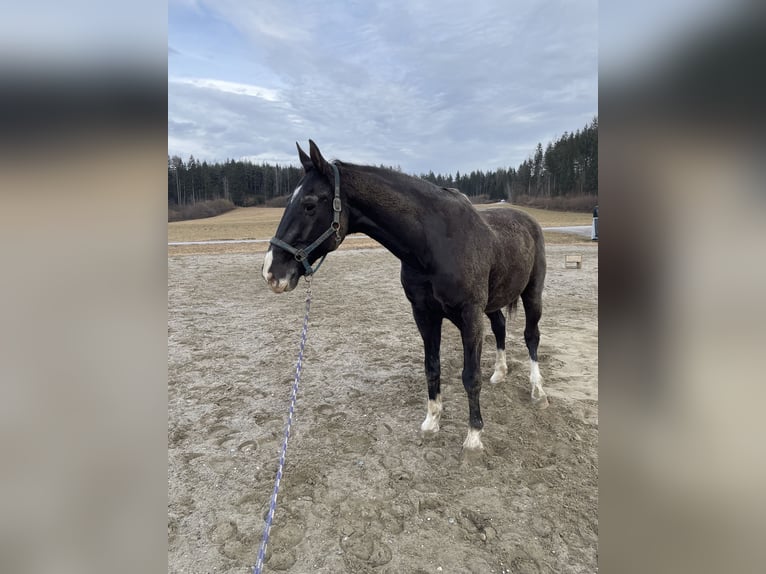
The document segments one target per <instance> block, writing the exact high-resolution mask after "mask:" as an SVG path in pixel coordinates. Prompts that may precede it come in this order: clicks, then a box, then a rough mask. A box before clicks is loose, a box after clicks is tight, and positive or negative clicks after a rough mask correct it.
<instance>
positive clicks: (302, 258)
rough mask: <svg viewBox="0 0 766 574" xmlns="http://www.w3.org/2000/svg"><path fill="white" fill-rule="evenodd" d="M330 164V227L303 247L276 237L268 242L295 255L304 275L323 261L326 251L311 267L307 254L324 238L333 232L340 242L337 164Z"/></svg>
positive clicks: (315, 270)
mask: <svg viewBox="0 0 766 574" xmlns="http://www.w3.org/2000/svg"><path fill="white" fill-rule="evenodd" d="M330 166H332V170H333V174H334V176H335V197H333V200H332V212H333V213H332V223H331V224H330V227H329V228H328V229H327V230H326V231H325V232H324V233H322V235H320V236H319V237H317V238H316V239H315V240H314V242H313V243H312V244H311V245H309V246H308V247H306V248H305V249H298V248H295V247H293V246H292V245H290V244H289V243H286V242H285V241H282V240H281V239H278V238H277V237H272V238H271V239H269V243H270V244H271V245H276V246H277V247H279V248H281V249H284V250H285V251H287V252H288V253H290V254H291V255H292V256H293V257H295V260H296V261H298V262H300V263H302V264H303V267H304V269H305V270H306V276H307V277H308V276H311V275H313V274H314V273H316V272H317V271H318V270H319V267H321V265H322V263H324V260H325V257H327V253H325V254H324V255H323V256H322V259H320V260H319V263H318V264H317V265H316V267H311V265H310V264H309V255H310V254H311V252H312V251H314V250H315V249H316V248H317V247H319V246H320V245H322V243H324V241H325V239H327V238H328V237H330V235H332V234H333V233H335V237H336V239H337V241H338V243H340V213H341V211H342V208H343V206H342V204H341V201H340V173H339V172H338V166H337V165H335V163H331V164H330Z"/></svg>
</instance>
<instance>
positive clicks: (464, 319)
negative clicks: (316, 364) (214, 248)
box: [263, 141, 548, 449]
mask: <svg viewBox="0 0 766 574" xmlns="http://www.w3.org/2000/svg"><path fill="white" fill-rule="evenodd" d="M298 155H299V157H300V161H301V164H303V168H304V170H305V175H304V176H303V178H302V179H301V181H300V183H299V184H298V187H297V188H296V189H295V191H294V193H293V195H292V198H291V199H290V202H289V203H288V205H287V208H286V209H285V213H284V215H283V216H282V221H280V223H279V227H278V228H277V233H276V236H275V237H274V238H273V239H272V240H271V246H270V248H269V250H268V252H267V253H266V256H265V259H264V264H263V277H264V279H265V280H266V281H267V282H268V284H269V286H270V287H271V289H272V290H273V291H274V292H276V293H281V292H284V291H290V290H291V289H294V288H295V286H296V285H297V283H298V280H299V278H300V277H301V276H303V275H307V274H308V275H310V274H312V273H313V272H314V271H315V269H316V268H315V267H312V265H313V264H314V263H316V262H317V261H318V260H320V258H322V260H323V258H324V256H326V255H327V253H329V252H330V251H333V250H335V249H337V247H338V246H339V245H340V243H341V242H342V241H343V239H344V238H345V237H346V235H347V234H349V233H357V232H361V233H365V234H367V235H369V236H370V237H372V238H373V239H375V240H377V241H379V242H380V243H381V244H383V245H384V246H385V247H386V248H387V249H388V250H389V251H391V253H393V254H394V255H395V256H396V257H398V258H399V259H400V260H401V262H402V270H401V281H402V286H403V287H404V292H405V294H406V296H407V299H409V301H410V303H411V304H412V313H413V315H414V317H415V323H417V326H418V329H419V330H420V334H421V335H422V337H423V343H424V346H425V371H426V378H427V380H428V412H427V415H426V418H425V420H424V421H423V424H422V425H421V428H422V430H423V431H426V432H436V431H438V430H439V418H440V416H441V411H442V402H441V394H440V369H441V367H440V360H439V348H440V344H441V330H442V321H443V319H444V318H445V317H446V318H447V319H449V320H450V321H452V322H453V323H454V324H455V325H456V326H457V328H458V329H459V330H460V334H461V336H462V341H463V386H464V387H465V390H466V393H467V394H468V413H469V425H470V426H469V429H468V436H467V437H466V439H465V441H464V443H463V447H464V448H468V449H480V448H482V444H481V436H480V434H481V429H482V428H483V426H484V423H483V421H482V418H481V410H480V408H479V393H480V391H481V370H480V360H481V347H482V337H483V330H484V321H483V315H485V314H486V315H487V316H488V317H489V320H490V323H491V325H492V332H493V333H494V335H495V339H496V341H497V358H496V362H495V371H494V374H493V375H492V378H491V379H490V382H492V383H497V382H499V381H501V380H503V379H504V378H505V375H506V373H507V372H508V367H507V365H506V359H505V315H503V309H504V308H506V307H510V308H513V307H515V305H516V304H517V302H518V298H519V297H521V300H522V303H523V304H524V311H525V315H526V327H525V329H524V340H525V341H526V344H527V349H528V350H529V358H530V363H531V366H530V376H529V380H530V383H531V386H532V390H531V395H532V401H533V403H535V404H537V405H539V406H541V407H545V406H547V405H548V399H547V397H546V395H545V392H544V391H543V387H542V382H541V378H540V369H539V368H538V364H537V346H538V343H539V341H540V331H539V329H538V322H539V321H540V315H541V312H542V292H543V283H544V280H545V271H546V266H545V245H544V242H543V232H542V230H541V229H540V226H539V225H538V223H537V222H536V221H535V220H533V219H532V218H531V217H529V216H528V215H527V214H525V213H523V212H520V211H517V210H514V209H498V210H490V211H485V212H481V213H480V212H478V211H477V210H476V209H474V207H473V206H472V205H471V202H470V201H469V200H468V198H467V197H466V196H465V195H463V194H462V193H460V192H458V191H457V190H454V189H447V188H442V187H438V186H436V185H433V184H431V183H429V182H427V181H424V180H422V179H418V178H416V177H411V176H408V175H404V174H402V173H397V172H395V171H392V170H387V169H382V168H377V167H370V166H360V165H353V164H349V163H345V162H341V161H334V162H328V161H326V160H325V159H324V158H323V157H322V154H321V153H320V152H319V148H317V146H316V144H315V143H314V142H313V141H310V155H306V153H305V152H304V151H303V150H302V149H301V148H300V146H298ZM320 264H321V261H320Z"/></svg>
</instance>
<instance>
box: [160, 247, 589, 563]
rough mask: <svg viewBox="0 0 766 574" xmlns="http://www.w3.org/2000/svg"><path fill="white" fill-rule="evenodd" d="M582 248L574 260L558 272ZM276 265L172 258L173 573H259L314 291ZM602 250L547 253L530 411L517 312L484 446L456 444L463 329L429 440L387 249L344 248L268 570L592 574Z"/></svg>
mask: <svg viewBox="0 0 766 574" xmlns="http://www.w3.org/2000/svg"><path fill="white" fill-rule="evenodd" d="M566 254H581V255H582V259H583V264H582V268H581V269H565V267H564V256H565V255H566ZM262 259H263V254H259V253H244V254H243V253H228V254H217V255H201V254H196V255H178V256H171V257H169V258H168V314H169V317H168V399H169V407H168V409H169V410H168V571H169V572H174V573H175V572H237V573H243V574H244V573H246V572H249V571H250V569H251V568H252V564H253V563H254V561H255V558H256V555H257V552H258V547H259V543H260V538H261V533H262V527H263V518H264V516H265V513H266V510H267V506H268V500H269V497H270V494H271V490H272V487H273V482H274V477H275V473H276V466H277V457H278V452H279V449H280V445H281V440H282V435H283V429H284V423H285V420H286V415H287V408H288V404H289V397H290V390H291V384H292V380H293V373H294V369H295V367H294V365H295V359H296V356H297V352H298V343H299V339H300V329H301V322H302V318H303V311H304V291H303V288H302V287H299V289H297V290H296V291H294V292H292V293H288V294H283V295H275V294H273V293H271V292H270V291H269V290H268V289H267V288H266V286H265V284H264V283H263V280H262V279H261V277H260V269H261V263H262ZM597 284H598V247H597V245H595V244H585V245H582V244H581V245H551V246H549V247H548V279H547V284H546V290H545V292H544V310H543V319H542V321H541V327H540V328H541V335H542V339H541V346H540V366H541V372H542V375H543V378H544V385H545V388H546V390H547V392H548V394H549V398H550V407H549V408H548V409H546V410H539V409H536V408H534V407H533V406H532V405H531V403H530V398H529V391H528V388H529V384H528V374H529V368H528V359H527V354H526V348H525V347H524V344H523V337H522V330H523V310H522V309H520V312H519V316H518V317H516V318H515V320H514V321H513V322H512V323H511V324H510V325H509V337H508V362H509V368H510V372H509V375H508V377H507V379H506V380H505V381H504V382H502V383H500V384H498V385H495V386H493V385H491V384H490V383H489V377H490V375H491V374H492V367H493V364H494V339H493V337H492V335H491V331H490V329H489V321H487V322H486V331H485V333H486V336H485V345H484V353H483V359H482V364H483V372H484V380H485V382H484V387H483V391H482V395H481V398H482V413H483V416H484V422H485V430H484V433H483V442H484V446H485V450H484V452H483V453H481V454H480V455H477V456H467V455H466V454H463V453H462V452H461V444H462V441H463V438H464V436H465V432H466V429H467V417H468V409H467V400H466V397H465V392H464V391H463V388H462V384H461V382H460V369H461V364H462V351H461V347H460V339H459V333H458V331H457V329H455V328H454V327H453V326H452V325H451V324H448V323H446V322H445V327H444V334H443V341H442V381H443V384H442V392H443V397H444V404H445V407H444V413H443V415H442V420H441V430H440V431H439V433H438V434H437V435H435V436H422V435H421V433H420V430H419V428H420V423H421V421H422V420H423V418H424V417H425V412H426V408H425V407H426V383H425V377H424V375H423V367H422V353H423V348H422V343H421V340H420V336H419V334H418V332H417V329H416V327H415V324H414V321H413V320H412V317H411V314H410V308H409V304H408V303H407V301H406V299H405V297H404V294H403V292H402V289H401V286H400V284H399V262H398V261H397V260H396V259H395V258H394V257H393V256H392V255H390V254H389V253H388V252H387V251H385V250H382V249H367V250H346V251H339V252H337V253H333V254H331V255H330V256H329V257H328V259H327V261H326V262H325V264H324V266H323V268H322V269H321V270H320V272H319V273H318V274H317V277H316V278H315V279H314V281H313V291H314V297H313V304H312V318H311V324H310V328H309V341H308V346H307V350H306V361H305V366H304V371H303V378H302V382H301V389H300V393H299V399H298V404H297V411H296V416H295V420H294V425H293V433H292V436H291V439H290V443H289V449H288V453H287V464H286V467H285V476H284V479H283V481H282V485H281V490H280V498H279V504H278V508H277V513H276V518H275V523H274V527H273V529H272V533H271V543H270V546H269V552H268V555H267V556H268V562H267V563H266V568H265V571H266V572H293V573H302V572H327V573H330V572H350V573H367V572H371V573H372V572H375V573H378V572H379V573H398V572H412V573H433V572H445V573H468V572H470V573H477V574H478V573H506V572H519V573H525V574H529V573H534V572H549V573H554V572H555V573H561V572H583V573H584V572H587V573H592V572H595V571H597V540H598V514H597V506H598V490H597V480H598V459H597V442H598V394H597V393H598V391H597V380H598V362H597V353H598V346H597V339H598V313H597V307H598V290H597Z"/></svg>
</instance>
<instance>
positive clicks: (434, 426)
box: [420, 420, 439, 434]
mask: <svg viewBox="0 0 766 574" xmlns="http://www.w3.org/2000/svg"><path fill="white" fill-rule="evenodd" d="M420 430H422V431H423V432H424V433H425V434H436V433H438V432H439V423H437V422H434V423H429V421H427V420H425V421H423V424H421V425H420Z"/></svg>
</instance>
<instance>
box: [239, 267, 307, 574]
mask: <svg viewBox="0 0 766 574" xmlns="http://www.w3.org/2000/svg"><path fill="white" fill-rule="evenodd" d="M310 309H311V277H310V276H307V277H306V314H305V315H304V317H303V332H301V346H300V352H299V353H298V363H297V365H296V367H295V380H294V381H293V392H292V396H291V397H290V410H289V411H288V415H287V424H286V425H285V436H284V438H283V440H282V452H281V453H280V455H279V466H278V468H277V478H276V480H275V481H274V490H273V491H272V493H271V502H270V503H269V512H268V514H267V515H266V524H264V526H263V538H262V539H261V548H260V550H258V558H257V560H256V561H255V566H253V574H261V570H262V569H263V561H264V559H265V558H266V547H267V546H268V544H269V532H270V531H271V523H272V522H273V520H274V512H275V511H276V509H277V495H278V494H279V483H280V481H281V480H282V470H283V469H284V466H285V455H286V454H287V440H288V439H289V438H290V427H291V426H292V424H293V413H294V412H295V400H296V399H297V397H298V384H299V383H300V381H301V371H302V370H303V351H304V350H305V348H306V336H307V335H308V330H309V310H310Z"/></svg>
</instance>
